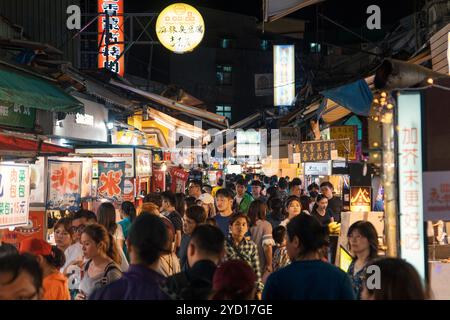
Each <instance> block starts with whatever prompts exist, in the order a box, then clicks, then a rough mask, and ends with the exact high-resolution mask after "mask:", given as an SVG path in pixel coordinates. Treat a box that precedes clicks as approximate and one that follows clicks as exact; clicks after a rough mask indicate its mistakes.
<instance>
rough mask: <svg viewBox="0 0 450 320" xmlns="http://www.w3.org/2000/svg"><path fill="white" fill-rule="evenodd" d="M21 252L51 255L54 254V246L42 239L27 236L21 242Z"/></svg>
mask: <svg viewBox="0 0 450 320" xmlns="http://www.w3.org/2000/svg"><path fill="white" fill-rule="evenodd" d="M19 253H20V254H22V253H31V254H34V255H42V256H49V255H51V254H52V246H51V245H50V244H49V243H47V242H46V241H44V240H41V239H34V238H27V239H24V240H22V241H21V242H20V245H19Z"/></svg>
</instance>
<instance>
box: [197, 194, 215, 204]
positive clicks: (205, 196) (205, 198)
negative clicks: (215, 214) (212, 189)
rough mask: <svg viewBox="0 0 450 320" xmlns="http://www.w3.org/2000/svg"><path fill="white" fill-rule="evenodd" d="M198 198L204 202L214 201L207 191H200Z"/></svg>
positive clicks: (210, 202)
mask: <svg viewBox="0 0 450 320" xmlns="http://www.w3.org/2000/svg"><path fill="white" fill-rule="evenodd" d="M198 200H200V201H201V202H203V203H204V204H212V203H214V198H213V196H212V195H210V194H209V193H202V194H201V195H200V197H198Z"/></svg>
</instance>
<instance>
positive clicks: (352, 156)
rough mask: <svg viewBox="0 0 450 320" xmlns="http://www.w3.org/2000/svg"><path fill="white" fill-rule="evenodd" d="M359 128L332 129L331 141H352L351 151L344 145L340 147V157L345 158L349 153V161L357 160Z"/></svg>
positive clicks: (341, 127) (339, 127)
mask: <svg viewBox="0 0 450 320" xmlns="http://www.w3.org/2000/svg"><path fill="white" fill-rule="evenodd" d="M357 130H358V127H357V126H338V127H331V128H330V135H331V139H350V149H349V150H346V149H345V145H344V144H339V145H338V156H339V157H341V158H345V153H346V152H348V159H349V160H356V146H357V144H358V139H357Z"/></svg>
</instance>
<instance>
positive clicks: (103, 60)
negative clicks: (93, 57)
mask: <svg viewBox="0 0 450 320" xmlns="http://www.w3.org/2000/svg"><path fill="white" fill-rule="evenodd" d="M123 9H124V4H123V0H109V1H108V0H98V13H101V15H100V16H99V18H98V43H100V50H99V53H98V68H99V69H108V70H111V71H112V72H115V73H118V74H119V75H121V76H123V74H124V71H125V55H124V54H123V52H124V47H125V46H124V40H125V37H124V24H123V22H124V18H123ZM107 16H108V18H107ZM106 40H108V43H109V45H108V47H106V42H107V41H106ZM119 57H120V58H119Z"/></svg>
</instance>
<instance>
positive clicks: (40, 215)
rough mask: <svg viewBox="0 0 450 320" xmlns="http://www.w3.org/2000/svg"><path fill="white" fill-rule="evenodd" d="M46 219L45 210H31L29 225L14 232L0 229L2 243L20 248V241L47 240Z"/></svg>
mask: <svg viewBox="0 0 450 320" xmlns="http://www.w3.org/2000/svg"><path fill="white" fill-rule="evenodd" d="M46 219H47V216H46V214H45V211H44V209H43V208H42V210H39V211H38V210H33V209H30V215H29V218H28V225H26V226H22V227H16V228H15V229H14V230H13V231H9V230H8V229H0V239H1V241H3V242H5V243H11V244H13V245H15V246H16V247H19V243H20V241H22V240H23V239H26V238H34V239H41V240H47V239H46V238H45V235H46V234H47V230H46Z"/></svg>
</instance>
